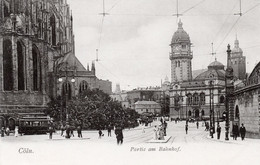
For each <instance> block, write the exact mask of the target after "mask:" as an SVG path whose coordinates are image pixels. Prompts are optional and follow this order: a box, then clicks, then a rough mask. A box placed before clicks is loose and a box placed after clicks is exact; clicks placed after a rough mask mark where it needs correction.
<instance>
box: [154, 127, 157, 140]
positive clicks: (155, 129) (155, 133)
mask: <svg viewBox="0 0 260 165" xmlns="http://www.w3.org/2000/svg"><path fill="white" fill-rule="evenodd" d="M153 131H154V140H158V129H157V127H156V126H154V129H153Z"/></svg>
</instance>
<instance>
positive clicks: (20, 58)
mask: <svg viewBox="0 0 260 165" xmlns="http://www.w3.org/2000/svg"><path fill="white" fill-rule="evenodd" d="M17 64H18V90H25V77H26V76H25V66H26V64H25V46H24V45H23V43H22V42H21V41H18V42H17Z"/></svg>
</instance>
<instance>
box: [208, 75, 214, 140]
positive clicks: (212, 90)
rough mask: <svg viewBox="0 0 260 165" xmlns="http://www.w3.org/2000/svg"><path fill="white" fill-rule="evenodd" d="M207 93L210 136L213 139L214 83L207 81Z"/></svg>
mask: <svg viewBox="0 0 260 165" xmlns="http://www.w3.org/2000/svg"><path fill="white" fill-rule="evenodd" d="M209 93H210V99H209V101H210V102H209V103H210V106H209V108H210V135H211V138H213V134H214V133H215V113H214V81H213V80H211V81H209Z"/></svg>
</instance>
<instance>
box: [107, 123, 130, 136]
mask: <svg viewBox="0 0 260 165" xmlns="http://www.w3.org/2000/svg"><path fill="white" fill-rule="evenodd" d="M129 128H130V127H129ZM107 134H108V135H107V136H110V137H111V126H110V125H109V126H108V128H107Z"/></svg>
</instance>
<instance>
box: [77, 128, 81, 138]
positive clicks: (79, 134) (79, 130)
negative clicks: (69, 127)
mask: <svg viewBox="0 0 260 165" xmlns="http://www.w3.org/2000/svg"><path fill="white" fill-rule="evenodd" d="M77 132H78V137H79V138H82V129H81V126H80V125H79V126H78V127H77Z"/></svg>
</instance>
